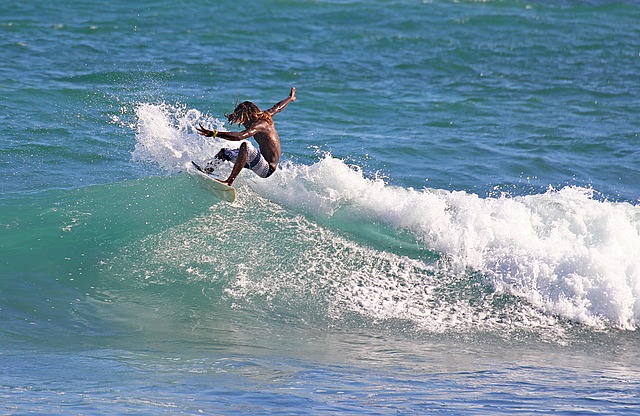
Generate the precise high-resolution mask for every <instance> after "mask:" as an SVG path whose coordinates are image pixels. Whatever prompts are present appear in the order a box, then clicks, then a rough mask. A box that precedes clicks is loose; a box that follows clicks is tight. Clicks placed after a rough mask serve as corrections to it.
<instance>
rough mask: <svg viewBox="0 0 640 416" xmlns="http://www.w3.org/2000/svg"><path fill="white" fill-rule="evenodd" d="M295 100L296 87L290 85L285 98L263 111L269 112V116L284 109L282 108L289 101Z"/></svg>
mask: <svg viewBox="0 0 640 416" xmlns="http://www.w3.org/2000/svg"><path fill="white" fill-rule="evenodd" d="M295 100H296V88H295V87H292V88H291V92H290V93H289V96H288V97H287V98H285V99H284V100H282V101H280V102H279V103H277V104H276V105H274V106H273V107H271V108H270V109H268V110H267V111H265V113H267V114H269V115H270V116H273V115H275V114H278V113H279V112H280V111H282V110H284V108H285V107H286V106H287V105H288V104H289V103H290V102H292V101H295Z"/></svg>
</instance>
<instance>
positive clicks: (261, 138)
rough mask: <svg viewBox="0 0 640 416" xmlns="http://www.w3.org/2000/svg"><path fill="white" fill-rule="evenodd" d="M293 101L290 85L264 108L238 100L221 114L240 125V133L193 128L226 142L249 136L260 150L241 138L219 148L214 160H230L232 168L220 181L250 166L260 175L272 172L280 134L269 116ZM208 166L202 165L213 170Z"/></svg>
mask: <svg viewBox="0 0 640 416" xmlns="http://www.w3.org/2000/svg"><path fill="white" fill-rule="evenodd" d="M295 100H296V89H295V88H291V93H289V96H288V97H287V98H285V99H284V100H282V101H280V102H279V103H277V104H276V105H274V106H273V107H271V108H270V109H268V110H266V111H262V110H260V108H258V106H257V105H255V104H254V103H252V102H251V101H245V102H243V103H240V104H239V105H238V106H236V108H235V109H234V110H233V113H231V114H227V113H225V116H226V117H227V119H228V120H229V123H231V124H242V125H243V126H244V128H245V130H243V131H241V132H231V131H217V130H209V129H206V128H204V127H202V124H201V125H200V126H199V127H196V130H197V131H198V133H200V134H201V135H203V136H206V137H220V138H222V139H225V140H230V141H242V140H246V139H248V138H249V137H253V138H254V139H255V141H256V142H257V143H258V146H259V147H260V150H258V149H256V148H255V146H253V145H252V144H251V143H250V142H248V141H244V142H243V143H242V144H241V145H240V148H239V149H228V148H223V149H222V150H220V151H219V152H218V153H217V154H216V155H215V159H218V160H222V161H229V162H233V163H234V165H233V169H232V170H231V174H230V175H229V178H227V180H226V181H220V182H222V183H224V184H226V185H229V186H231V184H232V183H233V181H234V180H235V179H236V177H237V176H238V174H239V173H240V171H241V170H242V168H247V169H251V170H252V171H254V172H255V173H256V174H257V175H258V176H260V177H261V178H268V177H269V176H271V174H273V172H275V170H276V169H277V167H278V160H280V136H278V132H277V131H276V128H275V126H274V124H273V119H272V117H273V116H274V115H276V114H278V113H279V112H280V111H282V110H284V108H285V107H286V106H287V105H288V104H289V103H290V102H292V101H295ZM211 164H212V162H210V163H209V165H208V166H207V167H206V168H205V170H206V171H207V172H208V173H211V172H212V171H213V167H211V166H210V165H211Z"/></svg>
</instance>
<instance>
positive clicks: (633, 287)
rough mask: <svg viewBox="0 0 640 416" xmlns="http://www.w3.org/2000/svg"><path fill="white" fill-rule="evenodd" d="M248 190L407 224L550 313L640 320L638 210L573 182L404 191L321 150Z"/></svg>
mask: <svg viewBox="0 0 640 416" xmlns="http://www.w3.org/2000/svg"><path fill="white" fill-rule="evenodd" d="M274 182H276V183H275V184H274V183H267V182H255V184H254V185H253V188H254V189H256V190H257V191H259V192H260V193H263V194H265V195H269V197H270V198H271V199H273V200H275V201H277V202H279V203H281V204H284V205H286V206H289V207H295V208H296V209H302V210H306V211H308V212H310V213H312V214H315V215H317V214H318V213H322V214H324V215H333V213H334V212H336V211H337V210H338V209H341V210H347V211H349V212H350V213H352V214H353V215H354V216H357V217H359V218H360V221H367V220H369V221H378V222H383V223H385V224H388V225H390V226H393V227H396V228H399V229H404V230H409V231H411V232H412V233H414V234H415V235H416V237H417V238H418V239H420V240H421V241H423V242H424V243H425V244H426V245H427V247H429V248H430V249H432V250H436V251H438V252H440V253H442V254H443V255H445V257H446V258H447V259H448V260H449V263H448V265H449V266H448V267H455V268H456V269H457V270H459V271H460V272H462V271H464V270H469V269H470V270H473V271H479V272H481V273H482V274H484V275H485V276H487V278H489V279H491V282H492V283H493V284H494V286H495V287H496V288H497V289H498V290H504V291H506V292H508V293H512V294H517V295H518V296H521V297H524V298H526V299H527V300H528V301H529V302H531V303H532V304H533V305H536V306H537V307H539V308H542V309H543V310H545V311H547V312H548V313H550V314H554V315H560V316H562V317H566V318H569V319H572V320H576V321H579V322H581V323H584V324H587V325H591V326H596V327H603V326H615V327H618V328H624V329H635V328H636V326H637V324H638V319H639V318H640V302H639V298H640V207H638V206H637V205H631V204H629V203H616V202H608V201H599V200H596V199H594V198H593V191H592V190H590V189H585V188H580V187H565V188H563V189H560V190H556V189H549V190H548V191H547V192H545V193H544V194H538V195H528V196H519V197H508V196H503V197H500V198H480V197H479V196H477V195H475V194H470V193H467V192H461V191H454V192H450V191H444V190H436V189H423V190H414V189H405V188H401V187H393V186H388V185H385V184H384V182H383V181H382V180H380V179H367V178H365V177H364V176H363V174H362V172H361V171H359V170H358V169H351V168H349V167H348V166H347V165H345V164H344V163H343V162H342V161H340V160H337V159H334V158H332V157H331V156H326V157H325V158H324V159H322V160H321V161H319V162H318V163H316V164H314V165H312V166H296V165H288V166H286V167H285V168H284V169H283V170H282V172H281V173H280V174H279V175H276V176H275V178H274Z"/></svg>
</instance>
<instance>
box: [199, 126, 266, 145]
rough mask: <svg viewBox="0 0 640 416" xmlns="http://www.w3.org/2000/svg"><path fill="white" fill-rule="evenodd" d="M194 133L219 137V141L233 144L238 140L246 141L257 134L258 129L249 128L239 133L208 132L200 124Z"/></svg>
mask: <svg viewBox="0 0 640 416" xmlns="http://www.w3.org/2000/svg"><path fill="white" fill-rule="evenodd" d="M196 131H197V132H198V133H199V134H201V135H203V136H206V137H220V138H221V139H225V140H230V141H233V142H239V141H240V140H244V139H248V138H249V137H251V136H253V135H254V134H256V133H257V132H258V129H256V128H251V129H247V130H243V131H239V132H234V131H217V130H209V129H205V128H204V127H202V124H200V125H199V126H198V127H196Z"/></svg>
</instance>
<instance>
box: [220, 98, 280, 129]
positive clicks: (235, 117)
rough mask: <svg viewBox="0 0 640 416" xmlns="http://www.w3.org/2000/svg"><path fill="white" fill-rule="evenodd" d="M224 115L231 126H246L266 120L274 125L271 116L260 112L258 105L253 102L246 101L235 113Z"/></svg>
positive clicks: (238, 106) (237, 107)
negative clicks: (246, 124)
mask: <svg viewBox="0 0 640 416" xmlns="http://www.w3.org/2000/svg"><path fill="white" fill-rule="evenodd" d="M224 115H225V116H226V117H227V119H228V120H229V123H231V124H244V123H247V122H249V123H251V122H256V121H258V120H265V121H266V122H267V123H269V124H273V120H272V119H271V116H270V115H269V114H267V113H265V112H264V111H262V110H260V108H258V106H257V105H255V104H254V103H252V102H251V101H244V102H242V103H240V104H238V105H237V106H236V108H235V109H234V110H233V113H231V114H227V113H224Z"/></svg>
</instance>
